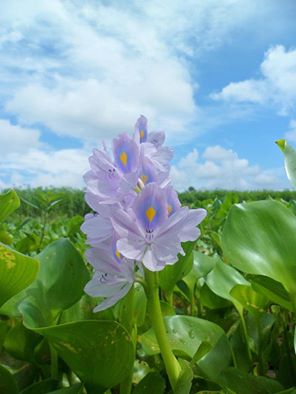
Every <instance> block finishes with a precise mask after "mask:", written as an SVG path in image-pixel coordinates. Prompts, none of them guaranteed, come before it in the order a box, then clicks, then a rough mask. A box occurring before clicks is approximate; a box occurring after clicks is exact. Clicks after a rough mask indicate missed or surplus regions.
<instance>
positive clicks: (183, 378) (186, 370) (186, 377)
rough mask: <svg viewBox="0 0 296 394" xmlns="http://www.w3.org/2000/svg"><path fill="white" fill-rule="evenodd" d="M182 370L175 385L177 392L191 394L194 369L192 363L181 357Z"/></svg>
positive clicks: (178, 393) (175, 391) (176, 393)
mask: <svg viewBox="0 0 296 394" xmlns="http://www.w3.org/2000/svg"><path fill="white" fill-rule="evenodd" d="M179 363H180V365H181V372H180V375H179V378H178V380H177V383H176V386H175V387H174V393H175V394H189V393H190V389H191V386H192V379H193V371H192V368H191V366H190V364H189V363H188V362H187V361H185V360H182V359H180V360H179Z"/></svg>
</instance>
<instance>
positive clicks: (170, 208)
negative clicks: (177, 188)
mask: <svg viewBox="0 0 296 394" xmlns="http://www.w3.org/2000/svg"><path fill="white" fill-rule="evenodd" d="M172 210H173V207H172V206H171V205H168V214H170V213H171V212H172Z"/></svg>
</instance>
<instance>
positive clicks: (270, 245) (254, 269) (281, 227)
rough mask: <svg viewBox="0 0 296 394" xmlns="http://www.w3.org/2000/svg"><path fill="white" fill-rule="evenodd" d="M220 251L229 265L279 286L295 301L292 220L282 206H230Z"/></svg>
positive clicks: (295, 251) (295, 230) (295, 238)
mask: <svg viewBox="0 0 296 394" xmlns="http://www.w3.org/2000/svg"><path fill="white" fill-rule="evenodd" d="M222 247H223V252H224V256H225V258H226V259H227V260H228V261H229V262H231V264H232V265H234V266H235V267H237V268H238V269H240V270H241V271H244V272H247V273H251V274H257V275H265V276H268V277H270V278H272V279H274V280H277V281H279V282H281V283H282V284H283V286H284V287H285V288H286V290H287V291H288V292H289V293H290V295H291V298H292V299H293V297H294V299H295V295H296V260H295V255H296V217H295V216H294V215H293V213H292V212H291V211H290V210H289V209H288V208H286V207H285V206H284V205H283V204H281V203H280V202H277V201H271V200H266V201H257V202H250V203H244V204H238V205H235V206H233V207H232V208H231V210H230V213H229V215H228V217H227V220H226V223H225V226H224V229H223V234H222ZM295 308H296V303H295Z"/></svg>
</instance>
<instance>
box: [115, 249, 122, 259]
mask: <svg viewBox="0 0 296 394" xmlns="http://www.w3.org/2000/svg"><path fill="white" fill-rule="evenodd" d="M115 254H116V257H117V258H118V259H121V254H120V252H119V251H118V250H116V252H115Z"/></svg>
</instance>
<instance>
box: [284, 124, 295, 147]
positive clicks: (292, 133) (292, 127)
mask: <svg viewBox="0 0 296 394" xmlns="http://www.w3.org/2000/svg"><path fill="white" fill-rule="evenodd" d="M285 138H287V140H289V141H294V142H295V141H296V119H291V120H290V123H289V130H288V131H287V132H286V133H285Z"/></svg>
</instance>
